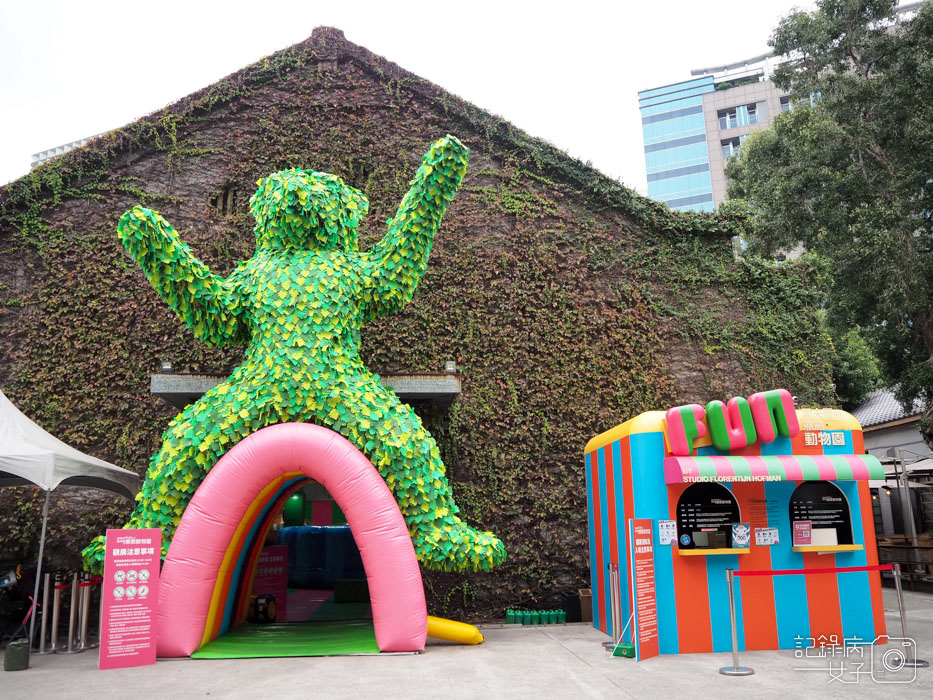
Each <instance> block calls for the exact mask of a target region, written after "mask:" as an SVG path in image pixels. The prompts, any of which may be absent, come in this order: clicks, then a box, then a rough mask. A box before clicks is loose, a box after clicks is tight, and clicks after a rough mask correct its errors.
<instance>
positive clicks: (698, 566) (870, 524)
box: [585, 411, 885, 654]
mask: <svg viewBox="0 0 933 700" xmlns="http://www.w3.org/2000/svg"><path fill="white" fill-rule="evenodd" d="M825 413H826V412H823V414H824V415H825ZM840 413H841V412H832V414H833V416H834V417H832V419H831V420H830V423H833V422H835V424H834V425H831V426H830V427H831V429H832V430H834V431H835V432H840V433H842V436H841V437H842V442H843V444H842V445H839V444H837V445H835V446H833V445H831V444H830V445H825V446H824V445H822V444H821V443H820V442H819V441H817V444H812V443H813V442H814V440H813V438H812V437H811V438H806V436H805V434H804V432H801V433H800V435H798V436H797V437H795V438H794V439H793V440H790V439H786V438H778V439H777V440H775V441H774V442H772V443H766V444H764V445H754V446H749V447H746V448H744V449H743V450H741V451H736V452H735V453H733V454H742V455H760V454H766V455H767V454H772V455H775V454H777V455H780V454H795V455H802V454H804V455H805V454H815V455H821V454H853V453H855V454H860V453H861V452H863V451H864V447H863V441H862V433H861V431H860V430H857V429H852V428H851V427H850V426H849V425H846V423H845V416H847V414H842V418H839V416H838V414H840ZM799 414H800V415H801V418H802V419H801V423H802V425H803V426H804V428H806V417H805V414H806V412H804V411H801V412H799ZM661 417H663V414H660V413H658V412H655V413H650V414H643V415H642V416H639V417H638V418H637V419H635V420H634V421H629V422H628V423H625V424H623V425H621V426H619V427H618V428H615V429H613V430H612V431H609V432H608V433H605V434H604V435H603V436H600V437H599V438H594V441H591V443H590V445H588V446H587V449H588V452H587V454H586V458H585V460H586V461H585V465H586V470H585V471H586V476H587V505H588V512H589V531H590V572H591V582H592V588H593V624H594V626H595V627H596V628H598V629H600V630H602V631H603V632H606V633H607V634H613V631H612V630H611V614H610V592H609V590H608V581H609V577H608V564H610V563H617V564H618V566H619V574H620V579H621V581H622V591H621V599H622V620H623V625H624V624H625V623H626V622H627V621H628V619H629V616H630V615H631V607H632V591H631V590H630V571H631V562H630V561H629V554H628V552H629V551H630V550H629V542H628V521H629V520H630V519H631V518H650V519H652V520H653V521H654V537H655V547H654V564H655V581H656V590H655V595H656V601H657V607H658V609H657V618H658V634H659V646H660V652H661V653H662V654H676V653H685V652H710V651H716V652H719V651H728V650H730V649H731V630H730V624H729V608H728V589H727V585H726V573H725V572H726V569H727V568H731V569H734V570H737V571H755V570H798V569H807V570H810V569H822V568H834V567H844V566H861V565H865V564H869V565H874V564H877V561H878V560H877V550H876V546H875V533H874V520H873V517H872V505H871V494H870V491H869V488H868V484H867V482H865V481H834V482H832V483H834V484H836V485H837V486H838V487H839V488H840V489H841V490H842V491H843V493H844V494H845V496H846V498H847V499H848V501H849V505H850V510H851V515H852V530H853V542H854V544H856V545H861V546H862V547H863V549H861V550H858V551H851V552H836V553H827V554H816V553H809V552H808V553H798V552H794V551H792V541H791V532H790V514H789V502H790V497H791V494H792V493H793V491H794V489H795V488H796V487H797V486H798V485H799V483H802V482H783V481H768V482H734V483H729V482H723V486H725V487H726V488H728V489H730V490H731V491H732V493H733V495H734V496H735V498H736V500H737V502H738V504H739V508H740V512H741V518H742V521H743V522H748V523H750V525H751V527H752V528H753V530H754V528H758V527H772V528H774V527H776V528H778V531H779V537H780V543H779V544H778V545H775V546H771V547H759V546H757V545H755V544H754V538H753V540H752V545H751V548H750V549H751V552H750V553H749V554H725V555H707V556H681V555H680V554H679V549H678V547H677V545H676V544H675V545H670V546H667V545H665V546H661V545H660V544H658V542H659V539H658V529H657V522H658V521H659V520H675V519H676V511H677V501H678V499H679V497H680V495H681V494H682V493H683V491H684V490H685V489H686V488H687V487H688V486H689V485H688V484H680V483H679V484H671V485H669V486H668V485H667V484H665V482H664V458H665V456H669V452H667V451H666V446H665V438H664V433H663V421H661ZM840 424H841V425H842V426H843V427H845V428H846V429H845V430H839V429H838V428H839V427H840ZM836 441H837V443H838V442H840V439H839V438H837V440H836ZM697 454H700V455H704V454H706V455H714V454H726V453H722V452H719V451H718V450H716V449H715V448H713V447H712V446H711V445H709V444H708V440H707V444H706V445H703V446H701V447H699V448H698V450H697ZM880 581H881V579H880V575H879V574H878V573H877V572H871V573H868V572H851V573H836V574H816V573H813V574H810V573H806V574H793V575H786V576H774V577H771V576H745V577H743V576H739V577H737V578H736V613H737V620H738V623H739V624H738V632H739V648H740V649H741V650H753V649H778V648H780V649H793V648H795V647H797V646H800V645H801V644H803V645H808V644H809V643H810V640H811V639H812V640H814V641H815V642H816V643H817V644H819V643H820V642H821V641H824V642H826V643H831V642H834V641H838V642H839V643H842V642H843V641H844V640H846V639H848V640H852V639H860V640H865V641H871V640H873V639H875V638H876V637H878V636H881V635H884V634H885V626H884V610H883V605H882V600H881V583H880ZM630 637H631V635H630V631H626V634H625V641H631V639H630Z"/></svg>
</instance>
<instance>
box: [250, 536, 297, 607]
mask: <svg viewBox="0 0 933 700" xmlns="http://www.w3.org/2000/svg"><path fill="white" fill-rule="evenodd" d="M253 595H254V596H264V597H266V598H267V599H268V598H269V597H270V596H271V597H272V598H273V599H274V600H275V621H276V622H286V621H287V620H288V607H287V606H288V547H287V546H286V545H284V544H277V545H272V546H270V547H263V549H262V552H260V554H259V560H258V561H257V562H256V573H255V575H254V576H253Z"/></svg>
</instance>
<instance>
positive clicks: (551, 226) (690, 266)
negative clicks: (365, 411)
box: [0, 29, 834, 619]
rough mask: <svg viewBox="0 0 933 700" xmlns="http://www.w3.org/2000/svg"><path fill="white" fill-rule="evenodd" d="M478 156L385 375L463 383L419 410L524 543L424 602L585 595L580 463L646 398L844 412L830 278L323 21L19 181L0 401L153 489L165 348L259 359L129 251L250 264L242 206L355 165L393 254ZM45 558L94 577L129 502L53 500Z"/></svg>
mask: <svg viewBox="0 0 933 700" xmlns="http://www.w3.org/2000/svg"><path fill="white" fill-rule="evenodd" d="M447 133H450V134H454V135H456V136H458V137H459V138H460V139H461V140H462V141H463V142H464V143H465V144H466V145H467V146H469V147H470V149H471V154H470V166H469V170H468V173H467V176H466V178H465V179H464V182H463V186H462V188H461V190H460V192H459V194H458V195H457V198H456V199H455V200H454V203H453V205H452V206H451V208H450V210H449V211H448V213H447V215H446V217H445V219H444V223H443V225H442V227H441V231H440V234H439V235H438V237H437V239H436V242H435V245H434V250H433V253H432V255H431V260H430V263H429V266H428V272H427V275H426V276H425V278H424V279H423V281H422V283H421V285H420V287H419V289H418V292H417V293H416V296H415V300H414V301H413V302H412V303H411V304H410V305H409V306H408V307H407V308H406V309H405V310H404V311H403V312H402V313H400V314H397V315H396V316H393V317H390V318H387V319H384V320H381V321H379V322H377V323H374V324H372V325H371V326H368V327H367V329H365V332H364V350H363V358H364V361H366V362H367V364H368V365H369V366H370V367H372V368H373V369H374V370H376V371H377V372H378V371H383V372H386V371H410V372H439V371H442V370H443V366H444V361H445V360H448V359H453V360H456V361H457V363H458V365H459V367H460V370H461V372H462V377H463V393H462V395H461V396H460V398H459V399H458V400H457V401H456V402H455V403H454V404H453V406H452V407H451V408H449V409H445V410H437V409H430V408H425V409H423V410H422V415H423V416H424V418H425V420H426V423H427V425H428V427H429V429H430V430H431V432H432V433H433V434H434V436H435V437H436V438H437V439H438V442H439V444H440V446H441V450H442V454H443V457H444V461H445V463H446V464H447V468H448V474H449V476H450V478H451V481H452V485H453V489H454V495H455V497H456V499H457V502H458V504H459V505H460V507H461V509H462V511H463V513H462V515H463V516H464V517H465V519H466V520H467V521H468V522H470V523H471V524H475V525H476V526H478V527H480V528H483V529H490V530H492V531H494V532H495V533H496V534H497V535H499V536H500V537H501V538H502V539H503V540H504V542H505V545H506V547H507V549H508V552H509V559H508V561H507V562H506V564H505V565H503V566H502V567H500V568H499V569H497V570H496V571H495V572H493V573H491V574H475V575H453V574H434V573H426V576H425V581H426V586H427V588H428V592H429V610H430V611H431V612H432V613H436V614H446V615H448V616H462V617H464V618H469V619H481V618H492V617H496V616H501V615H502V614H503V610H504V608H505V607H508V606H515V607H527V606H535V605H541V606H545V607H555V606H556V604H557V602H558V597H559V595H560V593H562V592H570V591H575V590H576V589H577V588H580V587H587V586H588V585H589V583H588V581H589V574H588V556H587V534H586V533H587V530H586V501H585V494H584V477H583V469H582V467H583V460H582V449H583V445H584V444H585V443H586V441H587V440H588V439H589V438H590V437H592V436H593V435H595V434H597V433H599V432H602V431H603V430H606V429H608V428H610V427H612V426H614V425H616V424H618V423H620V422H622V421H624V420H626V419H628V418H630V417H632V416H634V415H636V414H638V413H640V412H641V411H644V410H649V409H658V408H666V407H668V406H669V405H673V404H674V403H677V402H685V401H697V402H701V403H702V402H705V401H707V400H710V399H713V398H719V399H727V398H729V397H731V396H733V395H747V394H748V393H750V392H752V391H754V390H758V389H769V388H774V387H778V386H782V387H786V388H787V389H789V390H790V391H791V392H792V393H794V394H796V395H798V396H799V397H800V399H801V401H802V402H803V403H805V404H806V403H817V404H828V403H832V402H833V400H834V396H833V390H832V384H831V378H830V357H831V352H832V350H831V346H830V343H829V341H828V339H827V337H826V336H825V335H824V333H823V331H822V330H821V326H820V323H819V320H818V317H817V314H816V312H815V306H816V305H817V304H818V302H819V295H818V294H817V293H816V291H815V290H814V284H813V283H814V280H813V275H814V274H815V272H814V271H812V270H809V269H807V268H806V267H805V266H803V265H800V264H798V265H788V266H785V267H781V268H775V267H773V266H771V265H768V264H765V263H761V262H754V261H741V262H736V261H735V260H734V258H733V254H732V249H731V242H730V238H731V237H732V236H733V235H735V234H736V233H738V232H740V231H741V226H742V221H741V220H731V219H727V218H725V217H720V216H716V215H707V214H682V213H675V212H671V211H670V210H669V209H667V208H666V207H665V206H663V205H661V204H658V203H656V202H653V201H651V200H648V199H646V198H643V197H641V196H639V195H637V194H635V193H634V192H632V191H630V190H628V189H626V188H624V187H622V186H621V185H619V184H618V183H616V182H615V181H613V180H610V179H608V178H606V177H604V176H602V175H600V174H599V173H598V172H596V171H594V170H592V169H591V168H588V167H587V166H585V165H583V164H582V163H580V162H578V161H575V160H573V159H571V158H570V157H568V156H567V155H566V154H564V153H562V152H561V151H559V150H558V149H556V148H555V147H554V146H552V145H550V144H547V143H545V142H543V141H540V140H536V139H533V138H531V137H529V136H527V135H525V134H524V133H522V132H521V131H519V130H517V129H516V128H515V127H513V126H511V125H510V124H508V123H506V122H503V121H502V120H500V119H498V118H497V117H494V116H492V115H490V114H488V113H486V112H484V111H482V110H480V109H477V108H476V107H474V106H472V105H470V104H467V103H465V102H463V101H462V100H460V99H458V98H456V97H454V96H452V95H450V94H448V93H445V92H444V91H443V90H442V89H440V88H439V87H437V86H435V85H433V84H430V83H428V82H426V81H423V80H421V79H420V78H418V77H416V76H414V75H411V74H409V73H406V72H405V71H403V70H402V69H400V68H399V67H397V66H395V65H394V64H391V63H389V62H388V61H385V60H384V59H382V58H379V57H377V56H375V55H373V54H372V53H370V52H368V51H366V50H365V49H363V48H361V47H358V46H355V45H353V44H351V43H349V42H347V41H346V40H345V39H344V38H343V36H342V34H341V33H340V32H339V31H336V30H332V29H319V30H316V31H315V33H314V35H313V36H312V37H311V38H310V39H309V40H307V41H306V42H303V43H301V44H298V45H296V46H293V47H291V48H289V49H286V50H284V51H282V52H280V53H278V54H276V55H274V56H270V57H268V58H266V59H263V60H261V61H259V62H258V63H257V64H255V65H253V66H249V67H248V68H245V69H244V70H242V71H240V72H239V73H236V74H234V75H232V76H230V77H228V78H226V79H224V80H223V81H221V82H219V83H218V84H216V85H214V86H212V87H210V88H207V89H205V90H202V91H200V92H198V93H196V94H194V95H191V96H189V97H187V98H185V99H183V100H181V101H180V102H178V103H176V104H174V105H172V106H170V107H168V108H166V109H165V110H163V111H161V112H159V113H156V114H154V115H152V116H150V117H147V118H145V119H143V120H140V121H139V122H136V123H134V124H130V125H128V126H126V127H124V128H123V129H118V130H116V131H113V132H110V133H108V134H106V135H104V136H103V137H101V138H98V139H95V140H94V141H92V142H91V143H89V144H87V145H86V146H84V147H82V148H81V149H78V150H76V151H73V152H71V153H68V154H66V155H64V156H62V157H60V158H58V159H56V160H54V161H51V162H49V163H48V164H45V165H43V166H41V167H39V168H37V169H36V170H35V171H33V172H32V173H30V174H29V175H27V176H26V177H24V178H22V179H20V180H18V181H16V182H14V183H11V184H10V185H8V186H6V187H5V188H3V189H2V190H0V358H2V360H0V388H2V389H3V391H4V392H5V393H6V394H7V395H8V396H9V397H10V399H11V400H12V401H13V402H14V403H16V404H17V405H18V406H19V407H20V408H21V409H22V410H23V411H24V412H25V413H26V414H27V415H29V416H30V417H31V418H33V419H34V420H36V421H37V422H38V423H39V424H40V425H42V426H43V427H44V428H46V429H47V430H49V431H51V432H52V433H54V434H55V435H56V436H58V437H60V438H61V439H63V440H65V441H66V442H68V443H70V444H72V445H74V446H75V447H77V448H79V449H81V450H84V451H86V452H89V453H91V454H94V455H96V456H99V457H101V458H103V459H106V460H109V461H112V462H114V463H116V464H118V465H121V466H124V467H126V468H129V469H132V470H135V471H137V472H139V473H140V474H142V473H144V471H145V468H146V465H147V460H148V458H149V455H150V454H152V453H153V452H154V451H155V450H156V449H157V447H158V444H159V439H160V435H161V432H162V430H163V429H164V428H165V426H166V425H167V423H168V421H169V419H170V418H171V416H172V415H173V411H172V410H171V409H170V408H169V407H168V406H167V405H166V404H165V403H163V402H162V401H161V400H160V399H157V398H155V397H153V396H151V395H150V394H149V374H150V373H151V372H153V371H155V370H156V368H157V366H158V362H159V360H160V359H162V358H168V359H171V360H172V362H173V364H174V366H175V368H176V370H180V371H188V372H204V373H222V372H226V371H228V370H230V369H231V368H232V367H233V366H235V365H236V364H238V363H239V361H240V358H241V356H242V354H241V351H240V350H239V349H236V348H234V349H216V348H209V347H207V346H205V345H202V344H200V343H199V342H198V341H196V340H195V339H194V338H193V337H192V336H191V335H190V334H189V333H188V332H187V331H186V330H185V329H184V328H183V326H182V325H181V324H180V323H179V322H178V321H177V320H176V319H175V318H174V317H173V316H172V314H171V312H170V311H169V310H168V308H167V306H166V305H165V304H164V303H163V302H162V301H161V300H160V299H159V298H158V297H157V296H156V294H155V292H154V291H153V290H152V288H151V287H150V286H149V284H148V283H147V282H146V280H145V278H144V277H143V275H142V273H141V272H140V271H139V270H138V269H137V268H136V266H135V265H134V264H133V263H132V261H131V260H130V259H129V258H128V256H127V255H126V254H125V252H124V251H123V250H122V247H121V246H120V244H119V241H118V240H117V236H116V234H115V227H116V223H117V220H118V218H119V216H120V215H121V214H122V212H124V211H125V210H126V209H128V208H130V207H131V206H133V205H134V204H136V203H139V202H142V203H144V204H146V205H147V206H149V207H151V208H155V209H157V210H159V211H160V212H161V213H162V214H163V215H164V216H165V217H166V218H167V219H168V220H169V221H171V222H172V223H173V225H174V226H175V227H176V228H177V229H178V231H179V232H180V233H181V234H182V236H183V237H184V239H185V240H186V241H187V242H188V243H189V245H190V246H191V247H192V248H193V249H194V250H195V252H196V253H197V254H198V255H199V256H200V257H201V258H202V259H203V260H204V261H205V262H206V263H208V264H209V265H210V266H211V267H212V268H213V269H214V270H215V271H216V272H218V273H221V274H226V273H229V272H230V271H231V270H232V269H233V267H234V265H235V263H236V262H237V261H238V260H241V259H245V258H247V257H249V256H250V255H251V254H252V240H253V234H252V220H251V219H250V217H249V215H248V212H247V199H248V198H249V196H250V194H251V193H252V192H253V190H254V189H255V182H256V180H257V179H258V178H259V177H261V176H264V175H266V174H268V173H270V172H273V171H275V170H280V169H283V168H288V167H305V168H313V169H316V170H322V171H328V172H333V173H336V174H339V175H341V176H342V177H343V178H344V179H345V180H346V181H347V182H348V183H349V184H352V185H354V186H356V187H358V188H360V189H362V190H364V191H365V192H366V194H367V195H368V197H369V199H370V202H371V207H370V215H369V217H368V220H367V221H366V222H364V225H363V227H362V236H361V248H364V247H368V246H369V245H371V244H372V243H373V242H375V241H376V240H378V239H379V238H380V237H381V236H382V234H383V232H384V227H385V221H386V220H387V219H388V218H389V217H391V216H392V215H393V213H394V210H395V207H396V206H397V205H398V202H399V201H400V200H401V197H402V196H403V195H404V193H405V191H406V190H407V182H408V179H409V178H410V177H411V175H412V174H413V173H414V171H415V169H416V167H417V163H418V159H419V157H420V155H421V153H422V152H423V151H424V149H425V147H426V146H427V145H429V144H430V143H431V142H432V141H433V140H434V139H436V138H438V137H440V136H443V135H445V134H447ZM0 499H2V500H0V559H16V558H23V559H26V560H29V559H30V558H31V559H33V560H34V558H35V548H36V542H37V538H38V524H39V516H38V506H39V503H40V499H39V494H37V493H36V492H35V491H34V490H31V489H8V490H7V491H6V493H2V494H0ZM53 503H54V509H53V516H52V517H53V520H52V529H51V531H50V551H51V555H52V557H53V560H54V562H55V563H57V564H60V565H68V564H70V565H76V564H77V562H78V552H79V549H80V547H81V546H83V545H84V544H85V543H86V540H87V539H89V538H90V536H92V535H94V534H98V533H99V532H101V531H102V530H103V528H105V527H107V526H117V525H119V524H122V522H123V519H124V518H125V516H126V514H127V513H128V512H129V504H127V503H125V502H121V501H119V500H115V499H111V498H109V497H107V496H105V495H101V494H100V493H95V492H91V491H86V492H80V493H76V492H74V491H72V492H70V493H68V492H67V490H66V489H63V490H61V492H60V493H56V494H55V497H54V498H53Z"/></svg>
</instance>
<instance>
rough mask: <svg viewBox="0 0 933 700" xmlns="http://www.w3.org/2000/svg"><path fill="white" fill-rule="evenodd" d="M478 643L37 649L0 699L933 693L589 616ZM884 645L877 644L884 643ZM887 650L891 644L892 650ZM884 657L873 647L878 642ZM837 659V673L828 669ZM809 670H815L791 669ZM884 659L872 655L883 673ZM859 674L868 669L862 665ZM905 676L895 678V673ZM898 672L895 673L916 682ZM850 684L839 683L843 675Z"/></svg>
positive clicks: (910, 596)
mask: <svg viewBox="0 0 933 700" xmlns="http://www.w3.org/2000/svg"><path fill="white" fill-rule="evenodd" d="M905 598H906V607H907V609H908V611H909V613H908V614H909V616H908V625H909V631H910V633H911V635H912V636H913V637H914V638H916V640H917V644H918V646H919V655H920V657H921V658H926V659H928V660H930V659H931V658H933V595H930V594H922V593H905ZM885 607H886V609H888V611H889V612H888V625H889V628H888V629H889V632H891V634H892V635H894V634H896V632H897V631H898V630H899V629H900V627H899V624H900V623H899V619H898V616H897V612H896V607H895V600H894V596H893V593H891V592H889V591H887V590H886V591H885ZM483 632H484V634H485V635H486V642H485V643H484V644H482V645H480V646H478V647H463V646H453V645H447V644H432V645H430V646H429V647H428V648H427V649H426V650H425V652H424V653H423V654H418V655H405V656H355V657H353V656H344V657H327V658H302V659H238V660H222V661H194V660H191V659H184V660H172V661H160V662H158V663H157V664H156V665H155V666H147V667H142V668H134V669H125V670H119V671H98V670H97V654H96V653H94V652H85V653H83V654H76V655H73V656H62V655H52V656H44V657H35V656H34V657H33V659H32V661H33V665H32V668H30V669H28V670H26V671H19V672H8V673H4V674H3V675H0V698H2V700H19V699H20V698H22V699H27V698H28V699H30V700H32V699H34V698H39V699H44V698H54V699H55V700H67V699H69V698H88V699H89V700H111V699H117V698H119V700H145V699H147V698H160V699H165V700H169V699H171V700H175V699H176V698H178V699H182V698H218V699H220V698H253V699H256V700H287V699H289V698H310V697H314V698H353V699H354V700H365V699H368V698H373V697H376V698H378V700H393V699H394V698H400V699H403V700H417V699H418V698H432V699H434V700H447V699H453V698H471V699H472V698H510V699H511V698H518V699H520V698H568V699H574V700H576V699H578V698H619V699H623V700H624V699H627V698H668V697H678V696H680V697H687V698H711V697H712V698H717V700H728V699H730V698H736V699H739V698H741V700H748V698H749V697H752V698H753V699H754V700H763V699H765V698H781V699H782V700H786V699H788V698H807V699H808V700H809V699H810V698H849V697H853V698H854V697H864V698H871V700H875V699H876V698H878V699H883V698H898V699H900V698H927V699H929V698H931V697H933V669H929V668H928V669H919V670H918V671H917V672H916V678H915V679H914V680H913V681H912V682H909V683H894V682H885V683H879V682H876V681H873V680H872V678H871V674H870V673H868V671H869V668H870V666H871V663H870V660H866V663H865V666H863V667H861V668H856V667H855V662H854V661H852V660H851V659H849V660H848V661H846V660H844V659H841V658H839V657H837V658H836V659H834V660H833V659H828V658H824V659H819V658H803V659H801V658H795V656H794V652H792V651H768V652H753V653H748V654H742V656H741V663H743V664H745V665H747V666H751V667H753V668H754V669H755V672H756V673H755V675H753V676H749V677H745V678H728V677H726V676H722V675H720V674H719V673H718V669H719V667H720V666H725V665H728V664H731V655H729V654H684V655H680V656H662V657H658V658H654V659H649V660H647V661H643V662H641V663H636V662H635V661H633V660H631V659H624V658H618V657H612V656H610V655H609V654H608V653H607V652H605V651H603V649H602V646H601V642H603V641H604V640H606V639H607V637H605V636H604V635H602V634H600V633H599V632H597V631H595V630H593V629H592V628H591V627H589V626H585V625H566V626H556V625H555V626H543V627H534V628H530V627H526V628H514V627H509V628H505V627H489V628H485V629H484V630H483ZM880 649H882V647H878V650H880ZM889 649H890V647H887V648H886V649H885V650H886V651H887V650H889ZM876 654H877V651H876ZM831 664H832V665H833V667H834V668H835V672H836V675H838V676H840V678H839V679H838V680H833V677H832V675H831V672H830V671H829V670H827V669H828V667H829V666H830V665H831ZM801 668H806V669H809V670H806V671H805V670H795V669H801ZM877 668H878V664H877V663H876V664H875V672H876V673H877ZM857 671H861V672H862V675H858V674H857V673H856V672H857ZM905 674H906V675H908V678H905V679H899V678H898V677H897V676H902V675H905ZM910 675H912V672H907V671H901V672H900V674H897V676H894V677H890V678H888V681H894V680H910V677H909V676H910ZM843 680H844V681H847V682H845V683H843V682H842V681H843Z"/></svg>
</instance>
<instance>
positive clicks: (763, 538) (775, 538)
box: [755, 527, 781, 547]
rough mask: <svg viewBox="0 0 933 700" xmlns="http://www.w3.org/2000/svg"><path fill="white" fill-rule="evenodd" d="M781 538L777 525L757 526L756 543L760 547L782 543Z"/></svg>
mask: <svg viewBox="0 0 933 700" xmlns="http://www.w3.org/2000/svg"><path fill="white" fill-rule="evenodd" d="M780 543H781V539H780V536H779V535H778V529H777V528H776V527H756V528H755V544H756V545H757V546H759V547H771V546H773V545H776V544H780Z"/></svg>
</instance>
